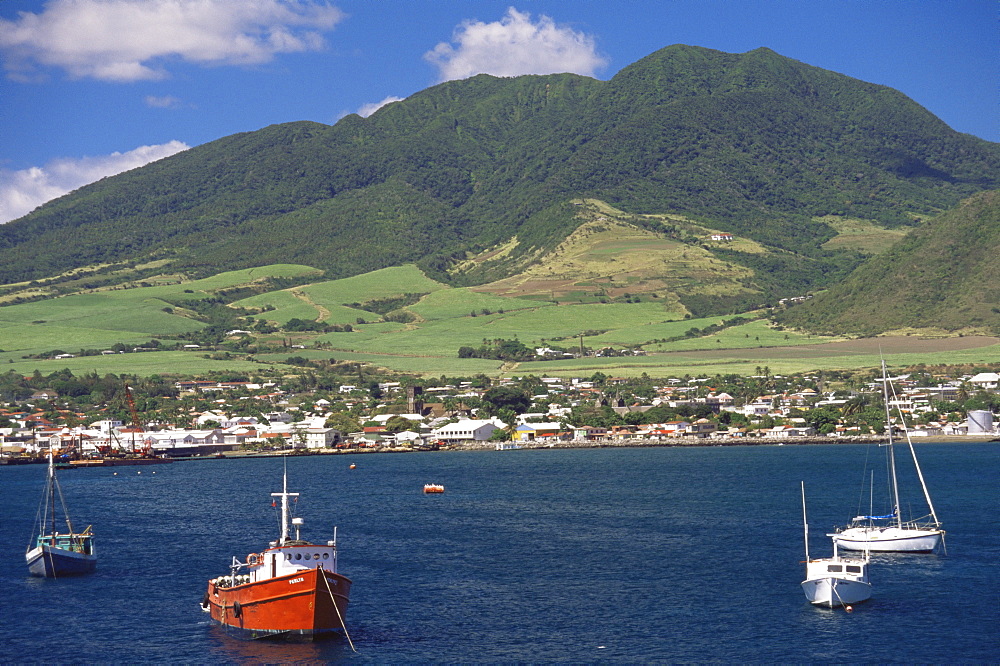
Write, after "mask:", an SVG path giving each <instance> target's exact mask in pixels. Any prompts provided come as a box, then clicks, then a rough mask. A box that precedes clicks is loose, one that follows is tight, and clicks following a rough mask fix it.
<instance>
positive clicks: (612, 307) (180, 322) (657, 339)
mask: <svg viewBox="0 0 1000 666" xmlns="http://www.w3.org/2000/svg"><path fill="white" fill-rule="evenodd" d="M316 273H317V272H316V271H314V269H311V268H310V267H308V266H294V265H281V266H268V267H263V268H259V269H254V270H252V271H235V272H232V273H224V274H221V275H217V276H214V277H212V278H207V279H205V280H197V281H189V282H180V283H175V284H159V285H155V286H147V287H134V288H129V289H116V290H106V291H95V292H87V293H81V294H76V295H70V296H64V297H60V298H55V299H49V300H45V301H37V302H32V303H23V304H19V305H9V306H2V307H0V364H5V365H7V367H8V369H11V370H15V371H17V372H23V373H26V374H28V373H31V372H33V371H34V370H36V369H37V370H40V371H42V372H52V371H55V370H61V369H63V368H69V369H70V370H72V371H73V372H74V373H79V372H91V371H96V372H98V373H108V372H113V373H131V374H144V375H149V374H175V375H204V374H206V373H210V372H214V371H221V370H230V371H242V372H253V371H254V370H266V369H276V370H280V371H287V372H297V370H296V368H295V367H294V366H290V365H286V364H285V363H284V362H285V361H286V360H287V359H288V358H289V357H293V356H299V357H305V358H310V359H317V360H330V359H334V360H337V361H352V362H360V363H368V364H372V365H375V366H380V367H384V368H387V369H390V370H394V371H398V372H406V373H414V374H421V375H431V376H440V375H449V376H456V375H474V374H479V373H484V374H488V375H497V374H499V373H504V374H535V375H546V374H547V375H552V376H570V375H576V376H579V375H588V376H589V375H590V374H593V373H594V372H597V371H601V372H603V373H605V374H619V375H637V374H642V373H646V374H648V375H650V376H668V375H669V376H683V375H685V374H691V375H695V374H716V373H738V374H752V373H753V372H754V371H755V370H756V368H759V367H762V366H767V367H769V368H770V370H771V371H772V372H778V373H791V372H804V371H809V370H821V369H856V368H865V367H876V366H877V365H878V358H879V353H878V347H877V345H878V344H885V345H886V348H885V349H883V352H884V353H885V354H886V355H892V357H893V358H892V359H891V362H893V363H895V364H898V365H910V364H917V363H925V364H928V365H934V364H956V363H974V364H998V363H1000V340H996V339H992V338H983V339H981V340H978V341H973V340H970V338H964V339H962V338H943V339H940V340H931V341H926V340H925V342H924V343H922V345H923V346H920V345H915V344H914V343H913V340H918V338H913V339H910V338H896V339H886V338H879V339H878V342H877V343H876V342H873V341H872V340H867V341H865V340H859V341H841V340H840V339H838V338H824V337H817V336H807V335H802V334H799V333H796V332H793V331H783V330H776V329H775V328H773V327H771V326H769V325H768V324H767V323H766V322H765V321H764V320H762V319H757V320H753V321H750V322H749V323H736V324H735V325H731V326H730V325H729V324H728V322H729V320H731V319H732V316H725V317H708V318H704V319H684V314H683V312H681V311H677V310H676V302H675V301H673V300H670V299H665V298H664V299H657V300H646V301H644V302H641V303H586V304H565V303H564V304H561V305H558V306H557V305H556V304H554V303H552V302H546V301H544V300H533V299H526V298H515V297H509V296H501V295H497V294H495V293H483V292H481V291H472V290H470V289H466V288H452V287H448V286H446V285H443V284H440V283H438V282H435V281H433V280H429V279H428V278H426V277H425V276H424V275H423V274H422V273H421V272H420V271H419V270H418V269H417V268H416V267H414V266H403V267H398V268H390V269H384V270H381V271H376V272H374V273H369V274H366V275H359V276H356V277H352V278H346V279H343V280H323V281H318V282H314V283H311V284H304V285H300V286H297V287H293V288H289V289H283V290H279V291H273V292H269V293H266V294H261V295H258V296H253V297H251V298H246V299H243V300H240V301H238V302H236V303H234V305H239V306H242V307H248V308H264V307H269V308H273V309H271V310H268V311H266V312H263V313H261V314H259V315H256V317H258V318H262V319H266V320H270V321H272V322H275V323H277V324H283V323H285V322H287V321H288V320H290V319H292V318H299V319H305V320H315V321H322V322H326V323H329V324H347V323H349V324H351V325H352V327H353V329H354V330H353V331H352V332H337V333H310V332H299V333H290V332H285V331H279V332H278V333H273V334H268V335H264V336H261V338H260V339H259V340H258V341H257V344H259V345H261V349H262V351H261V352H260V353H258V354H257V355H256V356H254V357H249V358H244V357H243V356H242V355H240V354H237V353H234V354H235V356H236V357H237V358H235V360H215V359H211V358H207V356H210V355H212V354H215V355H216V356H218V355H219V354H218V353H217V352H213V351H212V350H208V349H206V350H204V351H202V350H198V351H184V352H182V351H163V352H148V353H128V354H115V355H97V356H86V357H77V358H71V359H58V360H56V359H51V358H48V359H26V358H24V357H25V356H26V355H32V354H47V353H50V352H52V351H53V350H61V351H65V352H69V353H75V352H77V351H78V350H80V349H98V350H99V349H108V348H110V347H111V346H112V345H114V344H116V343H122V344H124V345H126V346H130V347H131V346H140V345H142V344H143V343H145V342H147V341H148V340H150V339H151V338H157V339H160V340H163V341H165V342H169V341H171V340H173V341H176V340H177V338H176V336H178V335H180V334H184V333H189V332H192V331H197V330H199V329H201V328H203V327H204V326H205V324H204V323H203V322H201V321H198V320H196V319H193V318H191V317H190V316H186V315H190V314H191V313H190V312H185V310H184V309H183V308H181V307H176V306H173V305H171V303H178V302H180V303H182V302H183V301H184V300H192V299H201V298H207V297H212V296H215V295H217V293H218V291H219V290H225V289H229V288H232V287H237V286H241V285H247V284H250V283H253V282H254V281H257V280H260V279H261V278H264V277H301V276H307V277H308V276H310V275H312V274H316ZM150 282H151V283H154V284H155V280H150ZM407 293H409V294H425V295H424V296H423V297H422V298H421V299H420V300H419V301H418V302H416V303H413V304H412V305H409V306H406V307H405V308H404V309H405V310H406V311H408V312H410V313H411V314H412V315H413V321H411V322H409V323H398V322H383V321H380V315H378V314H376V313H374V312H369V311H366V310H362V309H358V308H355V307H348V306H347V305H345V304H350V303H360V304H364V303H365V302H368V301H373V300H378V299H386V298H394V297H399V296H402V295H403V294H407ZM742 316H743V318H744V321H745V320H746V319H748V318H751V317H753V316H755V315H753V314H748V315H742ZM359 318H360V319H364V320H365V321H366V322H371V323H364V324H358V323H357V322H358V320H359ZM710 326H722V329H721V330H719V331H718V332H716V333H714V334H712V335H706V336H701V335H698V336H694V337H691V336H687V333H688V332H689V331H690V330H691V329H698V330H699V331H700V330H704V329H706V328H707V327H710ZM581 335H583V342H584V344H585V345H586V346H587V347H589V348H591V349H599V348H604V347H614V348H616V349H622V348H623V347H626V346H635V345H642V346H643V348H644V349H645V350H646V352H647V355H645V356H629V357H609V358H582V359H573V360H564V361H545V362H541V361H537V362H528V363H501V362H500V361H495V360H487V359H460V358H458V349H459V348H460V347H463V346H469V347H478V346H479V345H481V344H482V342H483V341H484V340H487V339H497V338H504V339H517V340H519V341H521V342H523V343H524V344H525V345H527V346H529V347H536V346H557V347H563V348H567V349H571V350H575V349H577V348H578V347H579V344H580V336H581ZM674 338H677V339H676V340H674ZM667 340H671V341H669V342H668V341H667ZM289 341H290V342H291V343H293V344H297V345H303V346H304V347H305V348H304V349H294V348H288V349H280V346H281V345H283V344H288V342H289ZM268 345H270V348H269V347H268ZM873 345H875V346H873ZM49 355H51V354H49Z"/></svg>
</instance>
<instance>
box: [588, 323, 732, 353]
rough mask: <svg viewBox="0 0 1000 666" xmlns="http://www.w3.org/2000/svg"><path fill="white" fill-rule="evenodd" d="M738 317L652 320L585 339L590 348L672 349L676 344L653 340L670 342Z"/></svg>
mask: <svg viewBox="0 0 1000 666" xmlns="http://www.w3.org/2000/svg"><path fill="white" fill-rule="evenodd" d="M735 317H736V315H729V316H724V317H705V318H702V319H675V320H671V321H655V320H650V321H647V322H645V323H640V324H637V325H634V326H629V327H622V328H619V329H615V330H612V331H608V332H607V333H602V334H601V335H595V336H590V337H587V338H584V344H585V345H586V346H588V347H592V348H599V347H620V346H635V345H642V346H643V348H644V349H647V350H648V349H659V348H660V347H661V346H663V347H664V348H665V349H671V348H672V347H671V345H673V344H676V343H673V342H671V343H662V344H661V343H653V342H652V341H653V340H669V339H671V338H676V337H680V336H683V335H685V334H686V333H687V332H688V331H690V330H691V329H694V328H697V329H699V330H700V329H703V328H705V327H707V326H717V325H720V324H722V325H725V324H726V322H728V321H729V320H731V319H733V318H735Z"/></svg>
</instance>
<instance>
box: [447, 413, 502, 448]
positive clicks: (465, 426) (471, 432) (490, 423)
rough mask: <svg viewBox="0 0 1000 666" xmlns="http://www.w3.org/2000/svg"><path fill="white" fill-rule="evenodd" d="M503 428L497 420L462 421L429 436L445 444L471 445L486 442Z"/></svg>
mask: <svg viewBox="0 0 1000 666" xmlns="http://www.w3.org/2000/svg"><path fill="white" fill-rule="evenodd" d="M505 427H507V426H506V424H505V423H504V422H503V421H500V420H499V419H488V420H484V419H462V420H461V421H456V422H455V423H449V424H448V425H446V426H442V427H441V428H438V429H436V430H433V431H431V435H432V436H433V437H435V438H436V439H439V440H441V441H442V442H445V443H447V444H472V443H476V442H485V441H487V440H488V439H489V438H490V436H492V435H493V431H495V430H499V429H500V428H505Z"/></svg>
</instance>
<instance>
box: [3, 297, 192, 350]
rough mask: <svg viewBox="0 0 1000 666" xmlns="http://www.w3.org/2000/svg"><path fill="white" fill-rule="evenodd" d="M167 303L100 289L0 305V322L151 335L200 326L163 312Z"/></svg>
mask: <svg viewBox="0 0 1000 666" xmlns="http://www.w3.org/2000/svg"><path fill="white" fill-rule="evenodd" d="M136 291H139V290H136ZM169 307H170V305H169V304H168V303H166V302H164V301H161V300H159V299H156V298H140V297H138V295H133V296H131V297H130V298H127V299H122V298H120V297H109V296H108V295H107V294H103V293H94V294H74V295H72V296H64V297H61V298H53V299H49V300H45V301H36V302H34V303H23V304H20V305H8V306H5V307H2V308H0V322H10V323H17V324H25V323H32V322H44V323H45V325H57V326H64V327H68V326H79V327H81V328H91V329H108V330H115V331H130V332H135V333H143V334H146V335H155V336H159V335H176V334H179V333H186V332H189V331H196V330H198V329H200V328H202V327H203V326H204V324H202V323H200V322H197V321H193V320H191V319H187V318H185V317H181V316H178V315H173V314H170V313H167V312H165V311H164V308H169ZM77 348H79V346H77Z"/></svg>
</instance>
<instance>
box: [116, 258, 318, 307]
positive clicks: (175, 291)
mask: <svg viewBox="0 0 1000 666" xmlns="http://www.w3.org/2000/svg"><path fill="white" fill-rule="evenodd" d="M312 274H315V275H320V274H321V273H320V271H318V270H317V269H315V268H312V267H310V266H299V265H297V264H273V265H270V266H261V267H259V268H246V269H243V270H239V271H228V272H225V273H219V274H218V275H213V276H211V277H207V278H202V279H200V280H192V281H191V282H182V283H180V284H167V285H159V286H150V287H136V288H134V289H124V290H111V291H103V292H99V293H101V294H107V295H108V296H109V297H111V298H115V299H122V300H130V299H131V298H133V297H139V298H162V299H164V300H168V301H179V300H196V299H202V298H205V297H206V296H208V295H211V294H212V293H213V292H216V291H219V290H220V289H229V288H232V287H238V286H242V285H248V284H252V283H254V282H258V281H260V280H264V279H266V278H272V277H273V278H293V277H301V276H303V275H312Z"/></svg>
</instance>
